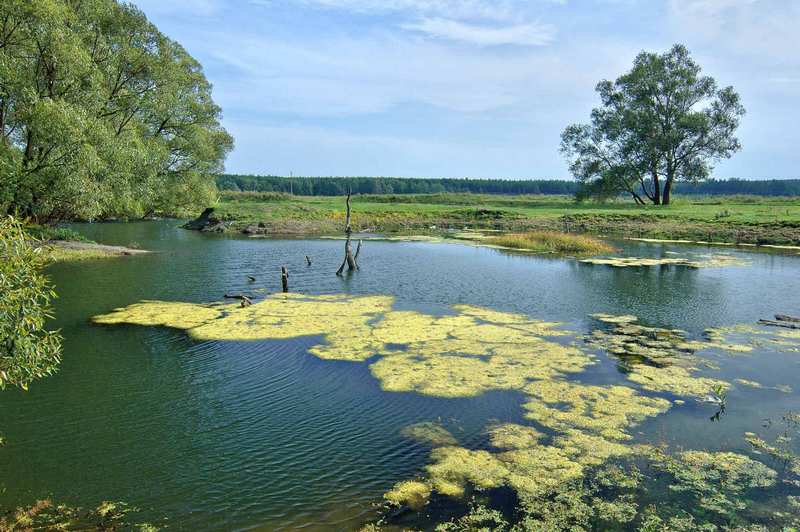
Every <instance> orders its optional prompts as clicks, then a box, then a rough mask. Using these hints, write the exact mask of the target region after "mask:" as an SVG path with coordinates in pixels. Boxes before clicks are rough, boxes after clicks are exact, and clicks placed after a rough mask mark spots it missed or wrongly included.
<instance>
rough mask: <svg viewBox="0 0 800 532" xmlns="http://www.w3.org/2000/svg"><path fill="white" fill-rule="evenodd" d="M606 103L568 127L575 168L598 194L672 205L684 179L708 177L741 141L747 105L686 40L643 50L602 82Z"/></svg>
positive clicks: (567, 145) (566, 139)
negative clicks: (707, 72) (705, 69)
mask: <svg viewBox="0 0 800 532" xmlns="http://www.w3.org/2000/svg"><path fill="white" fill-rule="evenodd" d="M596 91H597V92H598V94H599V95H600V99H601V103H602V105H601V107H598V108H595V109H594V110H592V114H591V121H590V123H589V124H575V125H571V126H569V127H567V128H566V129H565V130H564V132H563V133H562V135H561V151H562V153H564V154H565V155H566V156H567V158H568V159H569V160H570V170H571V172H572V173H573V175H574V176H575V177H576V178H577V179H578V180H579V181H580V182H581V183H582V184H583V185H585V187H586V190H589V191H593V192H595V193H596V194H597V195H612V194H613V195H617V194H620V193H628V194H630V195H631V196H632V197H633V198H634V200H635V201H637V202H638V203H645V201H644V199H643V197H644V198H647V199H648V200H649V201H651V202H652V203H654V204H656V205H659V204H664V205H667V204H669V202H670V197H671V193H672V189H673V186H674V184H675V183H676V182H677V181H688V182H698V181H701V180H704V179H706V178H707V177H708V176H709V174H710V172H711V170H712V167H713V163H714V162H716V161H719V160H721V159H726V158H729V157H731V156H732V155H733V154H734V153H735V152H736V151H738V150H739V149H740V147H741V146H740V144H739V140H738V139H737V138H736V137H735V136H734V133H735V131H736V128H737V127H738V126H739V120H740V119H741V117H742V116H743V115H744V112H745V111H744V107H743V106H742V104H741V103H740V100H739V95H738V94H737V93H736V92H735V91H734V90H733V88H732V87H725V88H722V89H720V88H718V87H717V83H716V81H714V79H713V78H711V77H709V76H702V75H701V69H700V66H699V65H698V64H697V63H695V62H694V61H693V60H692V58H691V57H690V55H689V51H688V50H687V49H686V48H685V47H684V46H682V45H679V44H678V45H675V46H673V47H672V48H671V49H670V50H669V51H668V52H666V53H664V54H660V55H659V54H654V53H649V52H642V53H640V54H639V55H638V56H637V57H636V59H635V60H634V63H633V68H632V69H631V70H630V72H628V73H626V74H624V75H622V76H620V77H619V78H617V80H616V81H614V82H611V81H607V80H604V81H601V82H600V83H599V84H598V85H597V88H596Z"/></svg>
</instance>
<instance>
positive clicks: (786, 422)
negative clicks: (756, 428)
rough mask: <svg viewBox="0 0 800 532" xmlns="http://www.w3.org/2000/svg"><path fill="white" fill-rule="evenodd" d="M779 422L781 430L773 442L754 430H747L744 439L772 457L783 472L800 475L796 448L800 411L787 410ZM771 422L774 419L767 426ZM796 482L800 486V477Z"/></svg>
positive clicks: (799, 457)
mask: <svg viewBox="0 0 800 532" xmlns="http://www.w3.org/2000/svg"><path fill="white" fill-rule="evenodd" d="M779 423H780V425H779V426H780V427H781V430H780V431H779V433H778V435H777V436H776V437H775V438H774V439H773V441H772V442H771V443H770V442H768V441H766V440H765V439H764V438H762V437H761V436H759V435H757V434H755V433H753V432H746V433H745V435H744V439H745V441H746V442H747V443H749V444H750V445H751V446H752V447H753V450H754V452H756V453H759V454H763V455H765V456H767V457H768V458H770V459H771V460H772V461H773V462H774V463H775V464H776V466H777V467H779V468H780V470H781V471H782V472H787V473H789V474H792V475H796V476H798V477H800V454H798V452H797V450H796V443H797V441H798V440H800V413H798V412H787V413H786V414H784V415H783V416H782V417H781V419H780V420H779ZM771 424H772V420H767V426H769V425H771ZM794 484H795V485H796V486H797V487H800V478H798V479H796V480H795V481H794Z"/></svg>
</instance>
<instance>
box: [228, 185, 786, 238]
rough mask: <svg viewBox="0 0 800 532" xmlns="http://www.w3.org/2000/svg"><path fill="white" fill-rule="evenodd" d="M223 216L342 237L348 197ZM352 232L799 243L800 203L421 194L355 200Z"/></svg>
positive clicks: (234, 205)
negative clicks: (644, 202) (646, 202)
mask: <svg viewBox="0 0 800 532" xmlns="http://www.w3.org/2000/svg"><path fill="white" fill-rule="evenodd" d="M216 207H217V215H218V216H219V217H221V218H222V219H224V220H230V221H234V222H235V223H233V227H234V228H235V229H237V228H238V229H241V228H244V227H246V226H247V225H248V224H256V223H259V222H260V223H263V224H264V225H266V230H267V232H270V233H294V234H339V233H341V231H342V229H343V225H344V198H342V197H307V196H290V195H287V194H276V193H266V194H259V193H242V192H239V193H236V192H225V193H223V194H222V195H221V198H220V202H219V204H218V205H217V206H216ZM352 207H353V219H352V223H353V228H354V230H356V231H374V232H381V233H418V232H436V231H441V230H442V229H463V228H464V227H469V228H474V229H496V230H501V231H508V232H525V231H531V230H545V231H561V232H570V233H590V234H598V235H614V236H634V237H643V238H673V239H689V240H712V241H720V242H747V243H762V244H767V243H769V244H790V245H798V244H800V198H795V197H792V198H785V197H756V196H730V197H724V196H713V197H711V196H710V197H702V196H699V197H698V196H687V197H676V198H675V199H674V203H673V204H672V205H669V206H644V207H640V206H637V205H635V204H633V203H632V202H630V201H627V200H624V201H623V200H620V201H612V202H605V203H600V202H583V203H577V202H575V201H574V199H573V198H572V197H568V196H539V195H527V196H496V195H480V194H421V195H383V196H371V195H364V196H354V197H353V202H352Z"/></svg>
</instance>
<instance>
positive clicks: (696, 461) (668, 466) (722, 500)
mask: <svg viewBox="0 0 800 532" xmlns="http://www.w3.org/2000/svg"><path fill="white" fill-rule="evenodd" d="M651 459H652V460H653V464H654V466H655V467H656V468H657V469H661V470H663V471H665V472H668V473H669V474H671V475H672V477H673V482H672V483H671V484H670V486H669V488H670V489H671V490H672V491H675V492H680V493H684V494H687V495H688V496H690V497H692V498H694V499H695V501H694V502H695V504H696V505H697V506H699V507H700V508H703V509H705V510H707V511H709V512H714V513H717V514H721V515H724V516H733V515H735V514H736V512H737V511H740V510H744V509H745V508H746V506H747V505H746V502H745V500H744V499H743V498H742V497H741V495H742V493H744V492H745V491H747V490H752V489H757V488H769V487H772V486H774V485H775V484H776V482H777V478H778V474H777V472H776V471H775V470H773V469H771V468H769V467H767V466H766V465H764V464H762V463H761V462H757V461H756V460H753V459H752V458H750V457H748V456H745V455H742V454H738V453H733V452H706V451H684V452H680V453H677V454H675V455H668V454H666V453H663V452H661V451H660V450H656V451H654V452H653V453H652V455H651Z"/></svg>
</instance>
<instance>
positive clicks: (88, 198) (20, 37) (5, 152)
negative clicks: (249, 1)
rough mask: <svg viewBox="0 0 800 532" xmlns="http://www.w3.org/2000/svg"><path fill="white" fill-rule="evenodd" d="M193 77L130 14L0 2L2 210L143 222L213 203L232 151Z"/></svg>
mask: <svg viewBox="0 0 800 532" xmlns="http://www.w3.org/2000/svg"><path fill="white" fill-rule="evenodd" d="M219 118H220V109H219V107H217V106H216V105H215V104H214V102H213V101H212V99H211V86H210V84H209V83H208V81H207V80H206V78H205V76H204V75H203V72H202V68H201V67H200V65H199V63H197V61H195V60H194V59H193V58H192V57H191V56H189V54H188V53H187V52H186V51H185V50H184V49H183V48H182V47H181V46H180V45H179V44H178V43H176V42H174V41H172V40H170V39H169V38H167V37H166V36H164V35H163V34H161V33H160V32H159V31H158V29H157V28H156V27H155V26H154V25H153V24H151V23H150V22H148V20H147V19H146V17H145V16H144V15H143V14H142V13H141V11H139V10H138V9H137V8H136V7H134V6H133V5H131V4H121V3H119V2H117V1H116V0H80V1H78V0H4V1H3V2H2V3H0V177H2V181H0V210H4V211H5V212H7V213H9V214H18V215H22V216H25V217H29V218H33V219H36V220H40V221H47V220H57V219H61V218H69V217H81V218H95V217H103V216H144V215H147V214H149V213H153V212H165V213H172V212H180V211H182V210H185V209H194V208H197V207H198V206H200V205H204V204H206V203H208V202H209V201H210V200H212V199H213V194H214V190H215V189H214V182H213V177H212V175H213V174H216V173H218V172H220V171H221V170H222V162H223V160H224V158H225V155H226V153H227V152H228V151H229V150H230V149H231V147H232V140H231V138H230V136H229V135H228V134H227V133H226V132H225V130H224V129H223V128H222V127H221V126H220V123H219Z"/></svg>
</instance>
